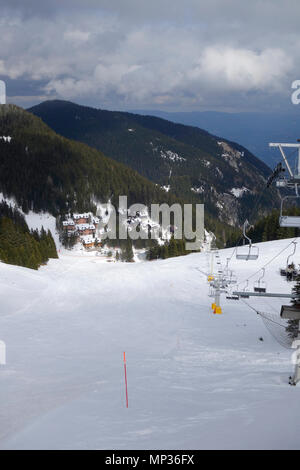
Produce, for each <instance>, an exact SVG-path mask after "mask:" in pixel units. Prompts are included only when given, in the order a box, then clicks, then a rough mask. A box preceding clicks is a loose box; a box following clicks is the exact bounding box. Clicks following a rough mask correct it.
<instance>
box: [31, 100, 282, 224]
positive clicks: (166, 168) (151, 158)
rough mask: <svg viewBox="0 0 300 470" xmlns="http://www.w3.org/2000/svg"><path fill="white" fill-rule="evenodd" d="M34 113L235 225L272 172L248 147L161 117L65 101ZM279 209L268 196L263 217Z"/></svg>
mask: <svg viewBox="0 0 300 470" xmlns="http://www.w3.org/2000/svg"><path fill="white" fill-rule="evenodd" d="M29 111H30V112H32V113H33V114H36V115H37V116H39V117H40V118H41V119H43V121H44V122H46V123H47V124H48V125H49V126H50V127H51V128H53V129H54V130H55V131H56V132H58V133H59V134H61V135H64V136H65V137H68V138H71V139H75V140H77V141H81V142H84V143H86V144H88V145H89V146H92V147H94V148H97V149H99V150H101V151H102V152H103V153H104V154H106V155H109V156H110V157H111V158H113V159H115V160H117V161H119V162H122V163H125V164H126V165H128V166H130V167H131V168H133V169H135V170H136V171H138V173H140V174H141V175H143V176H144V177H146V178H148V179H149V180H151V181H153V182H154V183H156V184H158V185H160V186H161V187H163V188H164V189H165V190H166V191H170V192H172V193H174V195H175V196H176V197H178V198H179V199H181V200H185V201H188V202H192V203H197V202H198V203H204V204H205V205H206V209H207V211H208V212H209V213H211V214H212V215H213V216H214V217H216V218H218V219H219V220H220V221H222V222H224V223H229V224H231V225H232V226H234V225H236V224H241V223H242V221H243V220H245V218H247V217H249V214H250V213H251V210H252V208H253V205H254V202H255V200H256V198H257V195H258V194H259V193H260V192H261V188H262V186H263V185H265V182H266V178H267V177H268V176H269V174H270V173H271V170H270V168H269V167H268V166H267V165H265V164H264V163H263V162H261V161H260V160H259V159H257V158H256V157H255V156H254V155H253V154H251V152H249V151H248V150H247V149H246V148H244V147H243V146H241V145H239V144H236V143H234V142H231V141H229V140H226V139H223V138H221V137H216V136H214V135H212V134H210V133H209V132H207V131H204V130H202V129H198V128H196V127H191V126H185V125H182V124H178V123H172V122H171V121H166V120H164V119H161V118H157V117H152V116H141V115H137V114H131V113H127V112H121V111H107V110H101V109H96V108H91V107H87V106H81V105H77V104H75V103H71V102H68V101H62V100H53V101H46V102H43V103H41V104H40V105H37V106H35V107H33V108H30V109H29ZM277 204H278V196H277V192H276V191H274V190H271V191H270V192H268V193H265V194H264V195H263V196H262V199H261V208H260V211H261V214H266V213H267V211H268V210H269V209H270V208H273V207H276V206H277Z"/></svg>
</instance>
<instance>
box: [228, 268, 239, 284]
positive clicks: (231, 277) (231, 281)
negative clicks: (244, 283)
mask: <svg viewBox="0 0 300 470" xmlns="http://www.w3.org/2000/svg"><path fill="white" fill-rule="evenodd" d="M227 282H228V284H236V283H237V277H236V274H233V271H230V275H229V278H228V280H227Z"/></svg>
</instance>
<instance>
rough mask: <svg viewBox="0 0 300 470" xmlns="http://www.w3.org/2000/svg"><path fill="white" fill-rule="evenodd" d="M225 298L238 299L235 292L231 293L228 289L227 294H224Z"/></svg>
mask: <svg viewBox="0 0 300 470" xmlns="http://www.w3.org/2000/svg"><path fill="white" fill-rule="evenodd" d="M226 299H228V300H239V296H238V295H236V294H233V293H232V291H231V290H228V291H227V294H226Z"/></svg>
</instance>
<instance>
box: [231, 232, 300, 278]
mask: <svg viewBox="0 0 300 470" xmlns="http://www.w3.org/2000/svg"><path fill="white" fill-rule="evenodd" d="M297 239H298V237H296V238H294V240H293V241H291V242H290V243H289V244H288V245H287V246H286V247H285V248H283V249H282V250H281V251H280V252H279V253H277V254H276V255H275V256H273V258H271V259H270V260H269V261H268V262H267V263H266V264H265V265H264V266H262V267H261V268H260V269H259V270H258V271H255V273H253V274H251V276H249V277H248V278H246V279H244V280H243V281H240V282H238V283H237V286H240V285H241V284H244V282H247V281H249V280H250V279H252V277H254V276H256V275H257V274H258V273H259V272H260V271H261V270H262V269H263V268H265V267H266V266H268V265H269V264H271V263H272V261H274V259H276V258H277V257H278V256H280V255H281V253H283V252H284V251H285V250H287V249H288V247H289V246H291V245H292V244H293V243H294V242H295V241H296V240H297Z"/></svg>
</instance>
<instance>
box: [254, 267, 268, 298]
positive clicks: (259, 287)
mask: <svg viewBox="0 0 300 470" xmlns="http://www.w3.org/2000/svg"><path fill="white" fill-rule="evenodd" d="M264 277H265V268H262V275H261V276H260V278H259V279H258V280H257V281H256V282H255V283H254V292H266V291H267V286H266V283H265V281H263V278H264Z"/></svg>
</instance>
